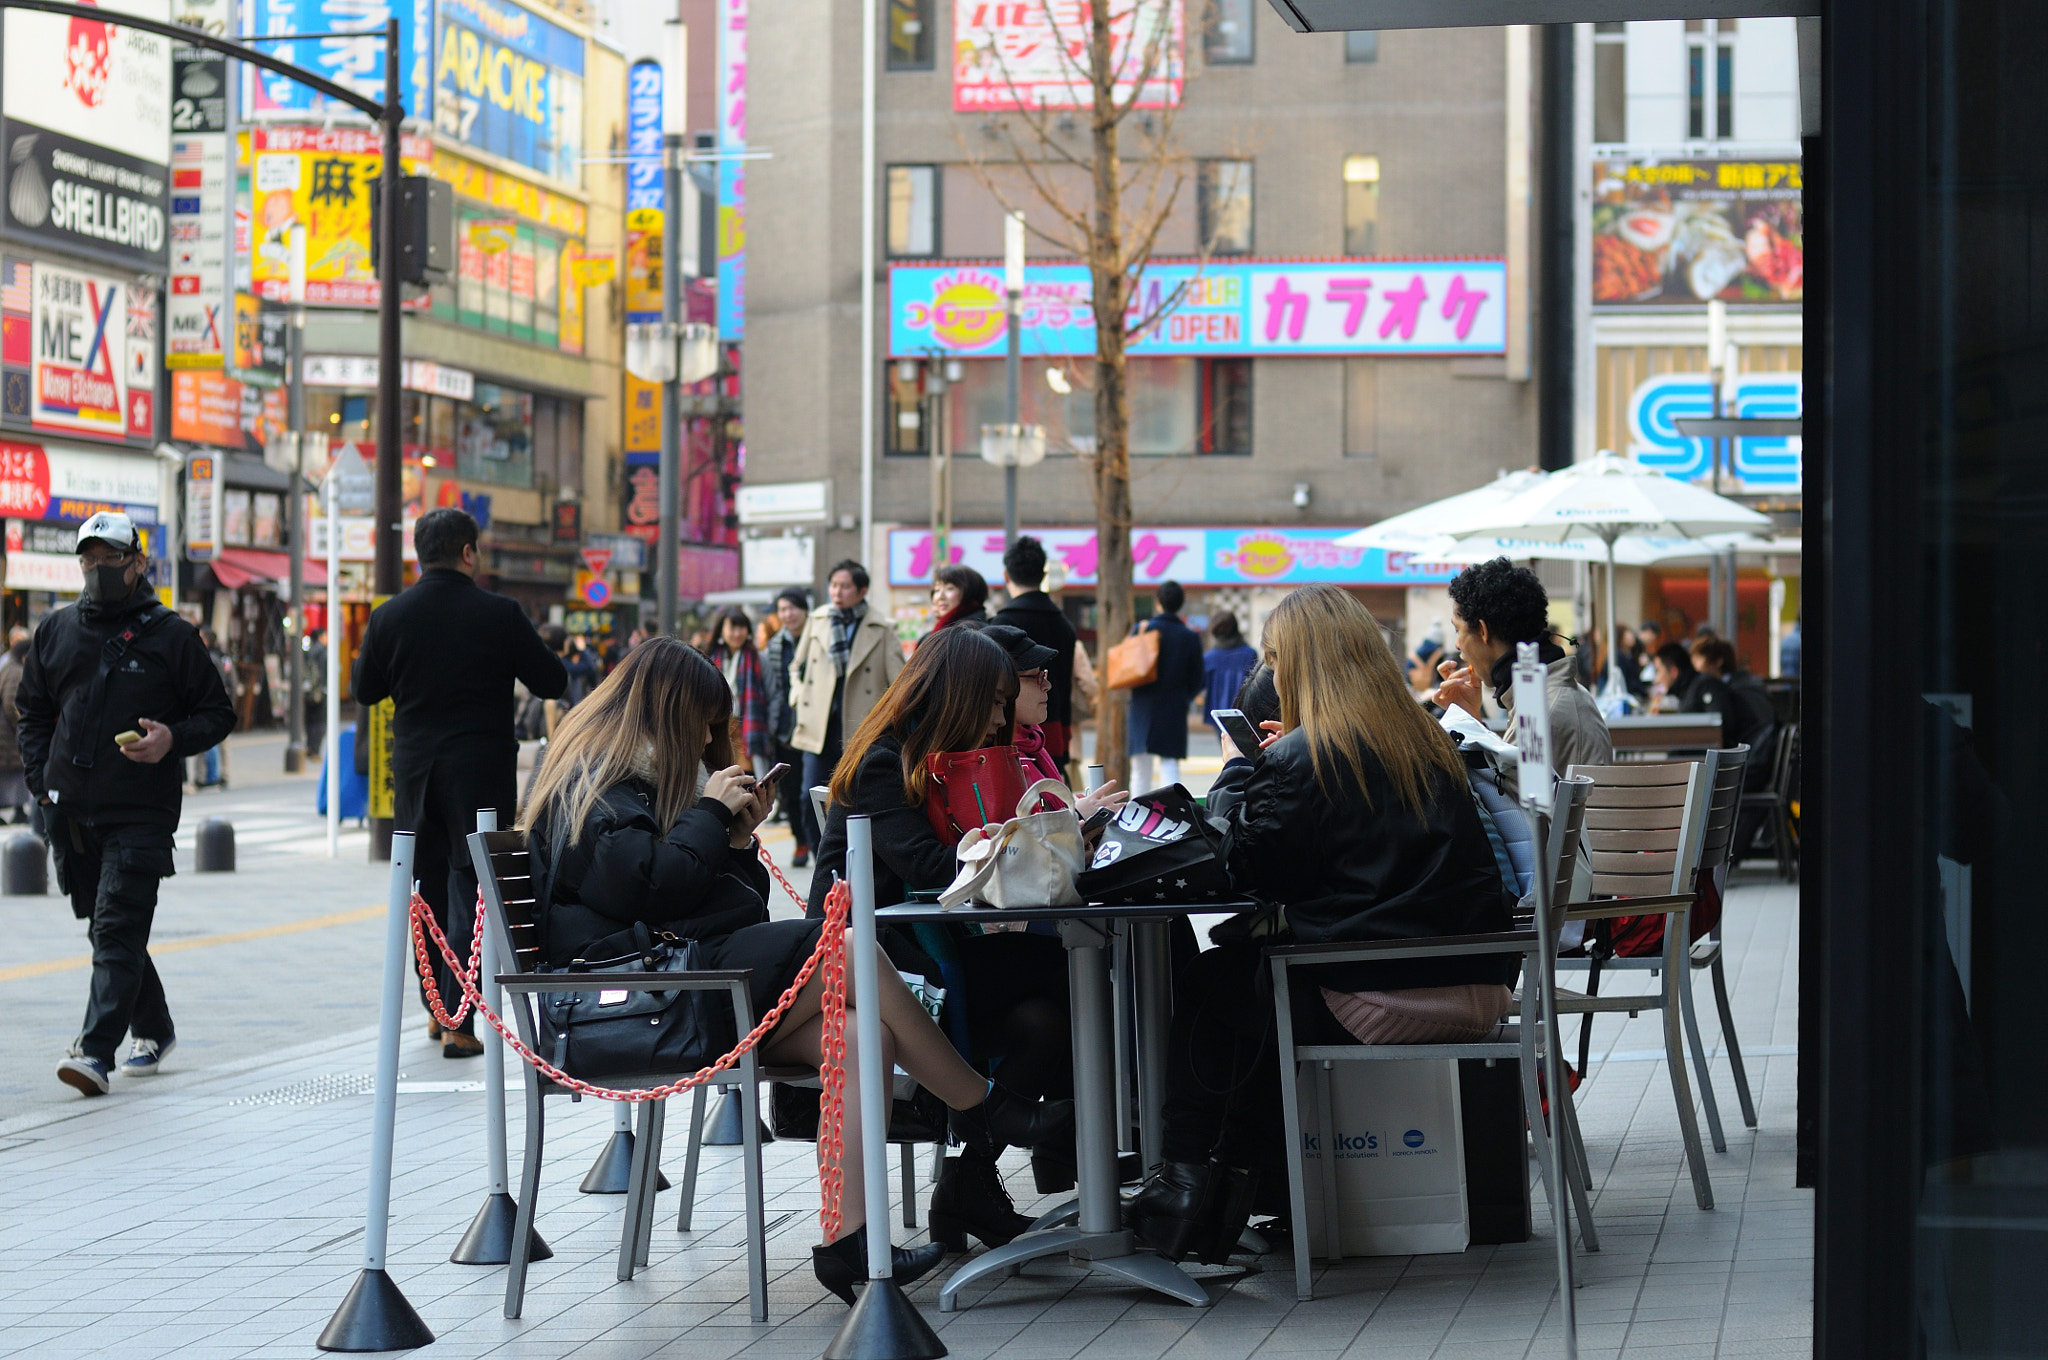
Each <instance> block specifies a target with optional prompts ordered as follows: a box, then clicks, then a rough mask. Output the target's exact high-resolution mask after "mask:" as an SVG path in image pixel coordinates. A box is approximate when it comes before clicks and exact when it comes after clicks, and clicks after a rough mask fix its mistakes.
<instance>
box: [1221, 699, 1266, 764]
mask: <svg viewBox="0 0 2048 1360" xmlns="http://www.w3.org/2000/svg"><path fill="white" fill-rule="evenodd" d="M1209 720H1210V721H1211V722H1213V723H1215V724H1216V725H1217V726H1218V727H1220V728H1222V729H1223V732H1224V735H1225V736H1227V737H1229V738H1230V740H1231V743H1232V744H1233V745H1234V746H1236V747H1237V753H1238V754H1239V755H1241V756H1255V755H1257V754H1258V753H1259V743H1260V742H1262V741H1264V740H1265V737H1264V735H1263V734H1262V733H1261V732H1260V731H1259V729H1258V728H1256V727H1254V726H1252V720H1251V719H1250V718H1247V717H1245V715H1244V710H1243V709H1238V708H1212V709H1210V710H1209Z"/></svg>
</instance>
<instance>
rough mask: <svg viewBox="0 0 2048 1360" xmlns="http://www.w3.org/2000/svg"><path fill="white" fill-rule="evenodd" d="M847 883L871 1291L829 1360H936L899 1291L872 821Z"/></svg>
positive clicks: (853, 853) (828, 1351)
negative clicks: (892, 1224)
mask: <svg viewBox="0 0 2048 1360" xmlns="http://www.w3.org/2000/svg"><path fill="white" fill-rule="evenodd" d="M846 869H847V879H848V881H849V882H850V883H851V884H852V886H853V932H852V940H851V948H852V951H853V959H852V965H853V978H852V981H853V998H854V1003H855V1004H854V1023H855V1025H856V1026H857V1031H856V1033H857V1035H858V1038H859V1057H860V1062H859V1066H858V1068H857V1069H856V1070H855V1071H854V1072H852V1073H850V1074H849V1075H850V1076H852V1077H853V1078H854V1079H855V1080H856V1081H857V1082H858V1083H859V1092H858V1095H859V1099H860V1128H861V1138H860V1157H861V1173H862V1178H863V1180H864V1181H865V1185H866V1190H867V1206H866V1207H867V1234H868V1283H867V1288H866V1289H864V1290H863V1291H862V1292H861V1296H860V1300H859V1301H858V1302H857V1303H855V1304H854V1305H853V1311H852V1312H851V1313H849V1314H847V1316H846V1321H845V1322H844V1323H843V1324H841V1326H840V1328H839V1333H838V1335H837V1336H834V1337H833V1338H832V1344H831V1345H829V1346H827V1347H826V1348H825V1360H937V1357H939V1356H942V1355H944V1354H945V1353H946V1347H945V1344H944V1343H943V1342H941V1341H940V1340H939V1337H938V1333H936V1332H934V1331H933V1330H932V1329H931V1326H930V1324H928V1323H927V1322H926V1321H925V1320H924V1318H923V1317H922V1316H920V1315H919V1313H918V1311H917V1306H916V1305H915V1304H913V1303H912V1302H911V1301H910V1299H909V1297H908V1296H906V1295H905V1294H904V1292H903V1289H902V1287H901V1286H900V1285H898V1284H897V1283H896V1277H895V1263H894V1261H893V1259H892V1258H893V1256H894V1245H895V1244H894V1243H893V1242H892V1241H891V1240H890V1237H889V1142H888V1131H889V1080H890V1073H889V1070H888V1069H887V1068H885V1067H883V1066H882V1063H881V1057H882V1008H881V1006H880V1005H879V1004H878V1003H877V1001H876V999H875V998H876V995H877V992H878V991H879V989H880V986H881V979H880V976H879V974H880V969H879V968H878V967H877V965H876V962H875V959H876V955H877V954H878V953H880V950H879V949H878V948H877V947H876V944H875V859H874V831H873V828H872V826H871V825H870V824H869V821H868V819H867V818H866V817H848V818H847V819H846Z"/></svg>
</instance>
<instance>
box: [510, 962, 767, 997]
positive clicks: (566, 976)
mask: <svg viewBox="0 0 2048 1360" xmlns="http://www.w3.org/2000/svg"><path fill="white" fill-rule="evenodd" d="M753 975H754V974H753V970H752V969H750V968H721V969H704V970H693V971H691V972H688V973H500V974H498V977H497V982H498V985H499V986H501V987H503V988H504V989H505V990H506V991H508V992H620V991H624V992H716V991H724V990H725V989H727V988H729V987H731V986H732V984H733V983H735V982H745V981H746V980H747V979H749V978H751V977H752V976H753Z"/></svg>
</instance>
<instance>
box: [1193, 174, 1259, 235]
mask: <svg viewBox="0 0 2048 1360" xmlns="http://www.w3.org/2000/svg"><path fill="white" fill-rule="evenodd" d="M1198 171H1199V177H1198V178H1197V180H1196V193H1195V198H1196V214H1197V216H1199V217H1200V218H1201V229H1202V248H1203V250H1205V251H1207V252H1208V253H1209V254H1211V255H1249V254H1250V253H1251V249H1252V163H1251V162H1250V161H1202V162H1200V163H1199V166H1198Z"/></svg>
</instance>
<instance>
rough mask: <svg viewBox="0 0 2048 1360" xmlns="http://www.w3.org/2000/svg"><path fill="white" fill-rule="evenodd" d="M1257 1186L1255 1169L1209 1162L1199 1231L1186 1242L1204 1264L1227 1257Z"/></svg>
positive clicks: (1249, 1213) (1247, 1217)
mask: <svg viewBox="0 0 2048 1360" xmlns="http://www.w3.org/2000/svg"><path fill="white" fill-rule="evenodd" d="M1258 1188H1259V1178H1258V1176H1257V1175H1256V1174H1255V1173H1253V1172H1251V1171H1247V1170H1245V1169H1244V1168H1243V1167H1237V1166H1223V1165H1221V1164H1220V1163H1215V1162H1211V1163H1210V1172H1209V1205H1208V1210H1207V1213H1206V1216H1205V1218H1204V1221H1203V1224H1202V1228H1201V1231H1200V1232H1199V1233H1198V1234H1196V1236H1195V1238H1194V1240H1193V1241H1191V1242H1190V1243H1189V1244H1188V1246H1189V1250H1190V1251H1191V1252H1193V1253H1194V1257H1195V1259H1196V1260H1198V1261H1200V1262H1201V1263H1202V1264H1203V1265H1205V1266H1220V1265H1224V1264H1226V1263H1227V1262H1228V1261H1229V1260H1230V1256H1231V1253H1232V1252H1234V1251H1236V1250H1237V1243H1238V1239H1239V1238H1241V1237H1243V1236H1244V1230H1245V1225H1246V1224H1247V1223H1250V1222H1251V1218H1252V1198H1253V1195H1254V1193H1255V1192H1256V1191H1257V1190H1258Z"/></svg>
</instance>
